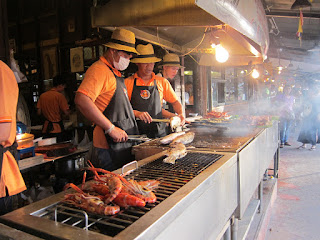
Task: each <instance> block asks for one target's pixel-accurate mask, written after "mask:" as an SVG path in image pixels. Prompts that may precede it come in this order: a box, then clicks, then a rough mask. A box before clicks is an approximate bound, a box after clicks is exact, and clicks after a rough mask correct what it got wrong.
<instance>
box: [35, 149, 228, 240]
mask: <svg viewBox="0 0 320 240" xmlns="http://www.w3.org/2000/svg"><path fill="white" fill-rule="evenodd" d="M221 157H223V155H220V154H205V153H188V154H187V156H185V157H184V158H182V159H179V160H177V161H176V164H174V165H172V164H166V163H163V161H162V160H163V157H162V158H159V159H156V160H155V161H153V162H150V163H148V164H146V165H143V166H141V167H139V168H138V169H136V170H134V171H133V172H132V173H130V174H129V175H128V176H126V178H134V179H135V180H147V179H157V180H160V181H161V184H160V186H159V187H158V188H157V189H156V191H155V194H156V196H157V201H156V202H155V203H153V204H147V205H146V206H145V207H143V208H137V207H129V208H127V209H123V210H121V211H120V212H119V213H118V214H116V215H114V216H100V215H95V214H90V213H86V212H85V211H83V210H79V209H75V208H73V207H70V206H69V205H66V204H64V203H58V204H54V205H52V206H49V207H47V208H45V209H41V210H39V211H37V212H34V213H32V215H34V216H38V217H42V218H47V219H51V220H53V221H57V222H60V223H64V224H68V225H71V226H74V227H79V228H82V229H86V230H90V231H95V232H99V233H101V234H104V235H108V236H110V237H114V236H116V235H117V234H118V233H120V232H121V231H122V230H124V229H125V228H126V227H128V226H130V225H131V224H132V223H134V222H135V221H136V220H138V219H139V218H140V217H142V216H143V215H144V214H146V213H147V212H149V211H150V210H151V209H152V208H154V207H155V206H157V205H158V204H159V203H161V202H162V201H163V200H165V199H166V198H168V197H169V196H170V195H171V194H173V193H174V192H176V191H177V190H178V189H179V188H181V187H182V186H183V185H185V184H186V183H187V182H189V181H190V180H191V179H192V178H194V177H195V176H196V175H198V174H199V173H201V172H202V171H203V170H205V169H206V168H207V167H209V166H210V165H212V164H213V163H214V162H216V161H217V160H219V159H220V158H221Z"/></svg>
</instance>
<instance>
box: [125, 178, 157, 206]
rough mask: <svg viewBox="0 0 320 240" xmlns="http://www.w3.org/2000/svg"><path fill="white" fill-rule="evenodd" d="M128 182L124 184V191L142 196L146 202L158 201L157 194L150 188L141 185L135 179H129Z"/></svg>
mask: <svg viewBox="0 0 320 240" xmlns="http://www.w3.org/2000/svg"><path fill="white" fill-rule="evenodd" d="M128 183H129V184H126V183H124V184H123V187H124V188H123V192H126V193H129V194H131V195H133V196H136V197H138V198H141V199H142V200H144V201H145V202H146V203H154V202H156V201H157V197H156V195H155V194H154V193H153V192H152V191H151V190H150V189H148V188H145V187H143V186H141V185H140V184H139V183H138V182H137V181H135V180H129V181H128Z"/></svg>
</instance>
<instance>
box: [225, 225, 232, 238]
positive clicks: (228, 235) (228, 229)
mask: <svg viewBox="0 0 320 240" xmlns="http://www.w3.org/2000/svg"><path fill="white" fill-rule="evenodd" d="M223 240H231V228H230V226H229V227H228V228H227V230H226V232H225V233H224V235H223Z"/></svg>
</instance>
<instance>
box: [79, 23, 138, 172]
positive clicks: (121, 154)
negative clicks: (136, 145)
mask: <svg viewBox="0 0 320 240" xmlns="http://www.w3.org/2000/svg"><path fill="white" fill-rule="evenodd" d="M135 41H136V40H135V35H134V33H133V32H131V31H128V30H125V29H116V30H114V32H113V33H112V36H111V39H110V41H109V42H108V43H106V44H105V46H107V47H108V49H107V50H106V52H104V54H103V56H101V57H100V59H99V60H98V61H96V62H95V63H94V64H92V66H91V67H90V68H89V69H88V70H87V72H86V74H85V78H84V80H83V81H82V83H81V85H80V86H79V88H78V91H77V94H76V97H75V103H76V105H77V106H78V108H79V109H80V111H81V112H82V114H83V115H84V116H85V117H86V118H87V119H88V120H90V121H92V122H93V123H94V124H95V125H96V126H95V128H94V131H93V147H94V149H93V156H92V159H91V161H92V163H93V165H94V166H96V167H100V168H103V169H106V170H110V171H112V170H115V169H118V168H120V167H122V166H123V165H124V164H126V163H128V162H131V161H132V160H134V156H133V155H132V154H131V148H132V143H131V142H127V140H128V134H132V135H136V134H139V132H138V127H137V123H136V121H135V117H134V113H133V110H132V107H131V104H130V101H129V99H128V95H127V89H126V86H125V85H124V79H123V78H122V77H121V73H120V72H119V71H123V70H125V69H126V68H127V67H128V65H129V62H130V58H132V56H133V54H137V51H136V49H135Z"/></svg>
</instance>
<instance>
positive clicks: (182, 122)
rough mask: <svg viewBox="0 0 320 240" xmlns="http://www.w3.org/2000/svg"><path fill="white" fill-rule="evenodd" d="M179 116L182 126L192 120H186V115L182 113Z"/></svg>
mask: <svg viewBox="0 0 320 240" xmlns="http://www.w3.org/2000/svg"><path fill="white" fill-rule="evenodd" d="M178 117H179V118H180V119H181V126H183V125H184V124H186V123H190V122H188V121H186V119H185V118H184V116H183V115H182V114H179V115H178Z"/></svg>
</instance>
